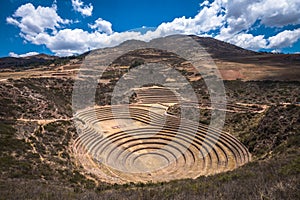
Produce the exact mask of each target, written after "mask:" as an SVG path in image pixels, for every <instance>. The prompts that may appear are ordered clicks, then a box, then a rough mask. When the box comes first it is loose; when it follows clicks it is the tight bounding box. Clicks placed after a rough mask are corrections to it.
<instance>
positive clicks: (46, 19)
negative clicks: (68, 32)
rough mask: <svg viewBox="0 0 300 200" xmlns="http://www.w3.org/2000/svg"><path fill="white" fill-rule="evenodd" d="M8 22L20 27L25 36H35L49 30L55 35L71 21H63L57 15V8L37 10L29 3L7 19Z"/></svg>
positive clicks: (39, 8) (40, 7) (39, 7)
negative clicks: (62, 25)
mask: <svg viewBox="0 0 300 200" xmlns="http://www.w3.org/2000/svg"><path fill="white" fill-rule="evenodd" d="M6 22H7V23H9V24H12V25H15V26H18V27H19V28H20V29H21V33H22V34H24V35H28V36H35V35H37V34H39V33H41V32H44V31H48V30H51V31H52V32H53V33H55V32H56V31H57V28H61V24H68V23H70V20H64V19H62V18H61V17H60V16H59V15H58V14H57V13H56V6H52V7H42V6H38V7H37V8H35V7H34V6H33V5H32V4H31V3H27V4H25V5H22V6H20V7H19V8H18V9H17V10H16V12H15V13H14V14H13V16H12V17H7V18H6Z"/></svg>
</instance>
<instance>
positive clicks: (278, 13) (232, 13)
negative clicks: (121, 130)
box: [0, 0, 300, 57]
mask: <svg viewBox="0 0 300 200" xmlns="http://www.w3.org/2000/svg"><path fill="white" fill-rule="evenodd" d="M0 9H1V12H0V25H1V30H2V31H1V32H0V38H1V39H0V40H2V41H1V47H2V48H0V57H4V56H14V57H19V56H25V55H34V54H37V53H47V54H52V55H58V56H67V55H72V54H80V53H83V52H85V51H88V50H90V49H96V48H103V47H109V46H115V45H118V44H119V43H121V42H123V41H126V40H129V39H140V40H144V41H149V40H151V39H154V38H157V37H163V36H167V35H172V34H195V35H199V36H211V37H214V38H216V39H219V40H223V41H226V42H229V43H232V44H235V45H238V46H241V47H243V48H247V49H251V50H256V51H276V52H283V53H298V52H300V40H299V39H300V17H299V16H300V1H299V0H279V1H276V3H274V0H251V1H250V0H210V1H200V0H199V1H197V0H190V1H188V0H126V1H124V0H98V1H96V0H43V1H38V0H4V1H2V2H1V7H0Z"/></svg>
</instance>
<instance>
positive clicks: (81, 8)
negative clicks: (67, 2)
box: [72, 0, 94, 16]
mask: <svg viewBox="0 0 300 200" xmlns="http://www.w3.org/2000/svg"><path fill="white" fill-rule="evenodd" d="M72 6H73V9H74V10H75V11H77V12H79V13H81V15H83V16H92V12H93V8H94V7H93V5H92V4H91V3H90V4H89V5H88V6H87V5H84V3H83V2H82V1H81V0H72Z"/></svg>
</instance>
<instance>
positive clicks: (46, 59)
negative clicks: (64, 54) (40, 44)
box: [0, 54, 59, 69]
mask: <svg viewBox="0 0 300 200" xmlns="http://www.w3.org/2000/svg"><path fill="white" fill-rule="evenodd" d="M58 58H59V57H57V56H50V55H47V54H38V55H34V56H27V57H20V58H15V57H4V58H0V69H1V68H10V67H28V66H30V65H32V66H37V65H43V64H47V63H51V62H52V61H54V60H56V59H58Z"/></svg>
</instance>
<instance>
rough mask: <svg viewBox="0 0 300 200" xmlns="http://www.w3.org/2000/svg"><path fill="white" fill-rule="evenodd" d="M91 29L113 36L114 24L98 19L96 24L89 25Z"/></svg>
mask: <svg viewBox="0 0 300 200" xmlns="http://www.w3.org/2000/svg"><path fill="white" fill-rule="evenodd" d="M89 27H90V28H92V29H96V30H97V31H98V32H101V33H107V34H112V32H113V31H112V24H111V23H110V22H109V21H106V20H104V19H101V18H98V19H97V20H96V21H95V24H89Z"/></svg>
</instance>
